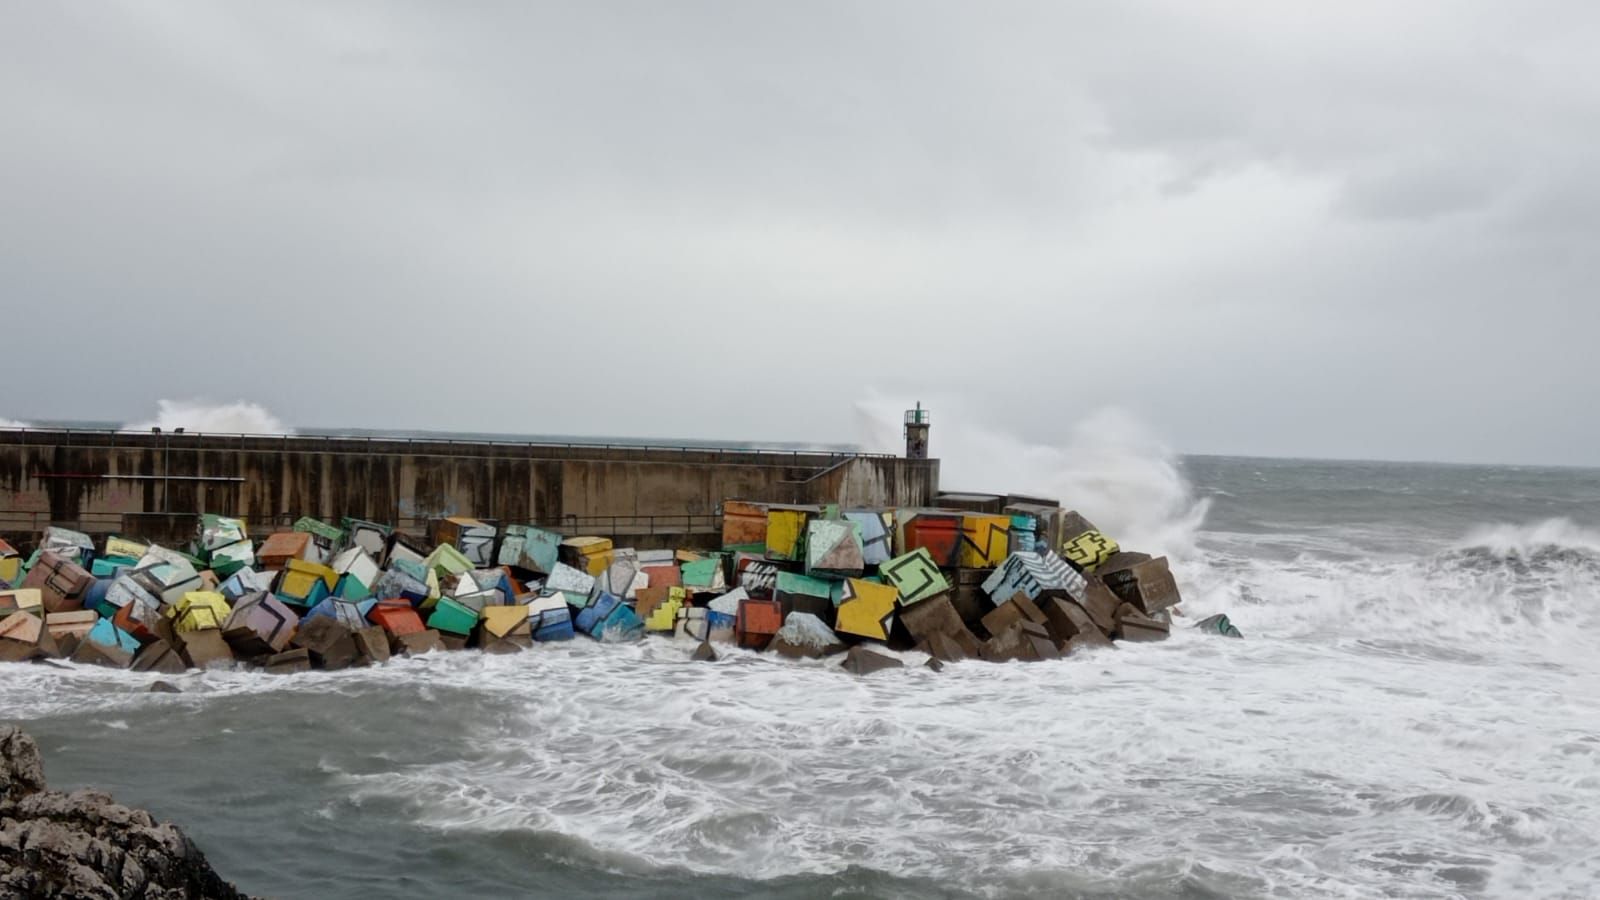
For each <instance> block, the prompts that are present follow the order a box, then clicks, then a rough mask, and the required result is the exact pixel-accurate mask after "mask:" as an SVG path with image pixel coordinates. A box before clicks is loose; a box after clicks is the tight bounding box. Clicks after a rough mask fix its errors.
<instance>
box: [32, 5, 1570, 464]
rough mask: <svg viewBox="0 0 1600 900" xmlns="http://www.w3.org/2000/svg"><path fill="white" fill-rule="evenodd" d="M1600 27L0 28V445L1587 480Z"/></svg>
mask: <svg viewBox="0 0 1600 900" xmlns="http://www.w3.org/2000/svg"><path fill="white" fill-rule="evenodd" d="M1597 24H1600V6H1597V5H1596V4H1593V3H1587V2H1581V0H1574V2H1566V3H1541V2H1517V3H1507V2H1503V0H1494V2H1465V0H1464V2H1453V3H1427V2H1415V0H1408V2H1404V3H1397V2H1392V0H1391V2H1381V3H1351V2H1344V3H1337V4H1334V3H1315V4H1313V3H1300V2H1268V0H1262V2H1258V3H1225V2H1205V3H1195V2H1190V0H1182V2H1170V3H1133V2H1124V0H1118V2H1102V3H1068V2H1046V3H1038V4H1010V3H976V2H965V3H930V2H926V0H917V2H907V3H888V2H861V0H856V2H848V3H819V2H805V3H796V2H789V3H757V2H727V3H714V4H713V3H689V2H671V3H666V2H639V3H600V2H582V3H560V4H556V3H552V4H537V3H524V2H518V3H505V4H489V3H454V2H428V3H400V2H383V3H370V4H367V3H340V2H327V0H316V2H305V3H299V2H284V0H275V2H272V3H244V2H237V3H219V2H212V0H206V2H193V3H176V2H140V3H108V2H102V0H94V2H61V0H52V2H27V0H0V210H3V213H0V308H3V310H4V313H5V322H6V327H5V329H4V332H5V334H6V340H5V342H4V349H3V351H0V373H3V375H4V378H3V381H4V383H3V385H0V416H5V417H9V418H14V419H39V418H94V419H114V420H118V421H127V420H129V419H134V418H148V417H149V415H150V414H151V413H152V412H153V410H154V406H155V402H156V400H157V399H158V398H192V397H201V398H209V399H213V400H217V401H231V400H236V399H246V400H252V401H257V402H260V403H262V404H264V405H265V406H266V407H268V408H270V409H271V410H273V411H274V412H275V413H276V414H278V415H279V416H281V417H282V418H283V419H285V420H287V421H289V422H291V423H294V424H299V425H306V426H318V425H324V426H326V425H333V426H339V425H351V426H365V427H388V428H431V429H466V430H492V431H506V432H545V433H569V434H630V435H657V436H678V437H715V438H748V439H765V440H784V439H815V440H825V441H827V440H851V439H853V438H855V437H856V436H857V435H856V432H855V429H856V425H855V413H854V408H855V403H856V401H857V400H859V399H861V398H863V397H866V396H869V395H871V396H874V397H876V398H878V402H882V401H883V398H890V399H889V400H888V402H889V403H890V404H891V405H892V404H893V403H894V402H895V401H896V400H897V399H898V400H899V401H901V402H906V403H909V402H910V401H914V400H916V399H919V398H921V399H924V400H929V399H930V398H945V402H946V403H947V404H949V405H950V406H952V407H959V408H961V409H963V410H966V411H968V414H969V415H972V416H974V417H977V418H978V419H981V420H982V421H985V422H987V423H988V424H991V425H993V426H995V427H997V428H1002V429H1006V430H1010V431H1013V432H1016V433H1018V434H1020V435H1023V436H1025V437H1027V438H1029V439H1032V440H1036V441H1041V442H1046V443H1051V442H1059V441H1064V440H1066V439H1067V437H1068V435H1069V434H1070V433H1071V429H1072V426H1073V425H1074V423H1075V422H1077V421H1078V420H1080V419H1082V418H1084V417H1086V416H1087V415H1089V414H1090V413H1091V412H1093V411H1094V410H1096V409H1099V408H1101V407H1107V406H1110V407H1120V408H1122V409H1124V410H1126V411H1128V412H1129V413H1131V414H1132V415H1134V416H1136V417H1138V418H1139V419H1140V420H1142V421H1144V422H1145V423H1146V424H1147V425H1148V426H1149V427H1150V428H1151V429H1152V430H1153V431H1154V432H1156V433H1158V434H1160V435H1162V436H1164V437H1165V439H1166V440H1167V441H1169V442H1170V443H1171V444H1172V445H1174V446H1176V447H1178V448H1179V449H1182V450H1185V451H1191V452H1222V453H1249V454H1263V455H1299V456H1335V457H1362V458H1412V459H1419V458H1420V459H1442V460H1489V461H1513V462H1556V463H1591V464H1600V415H1597V414H1596V413H1595V410H1594V401H1595V398H1596V396H1597V394H1600V390H1597V389H1600V360H1597V357H1600V351H1597V348H1596V342H1597V340H1600V308H1597V305H1596V303H1595V300H1594V298H1593V296H1592V295H1593V293H1594V284H1595V281H1596V275H1597V274H1600V273H1597V262H1596V260H1597V248H1600V240H1597V239H1600V181H1597V178H1600V152H1597V138H1600V55H1597V54H1596V53H1595V52H1594V48H1595V47H1596V46H1597V44H1600V29H1597V27H1596V26H1597ZM938 434H939V432H938V428H937V425H936V426H935V433H934V441H935V449H936V450H937V442H938Z"/></svg>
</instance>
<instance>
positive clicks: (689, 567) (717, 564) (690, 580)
mask: <svg viewBox="0 0 1600 900" xmlns="http://www.w3.org/2000/svg"><path fill="white" fill-rule="evenodd" d="M679 569H680V570H681V572H682V576H683V586H684V587H685V588H687V589H689V590H691V591H695V590H700V591H706V590H711V589H712V588H713V587H715V586H716V585H717V583H718V582H719V581H721V578H720V577H719V576H720V575H721V574H722V573H721V570H722V560H721V558H720V557H713V558H711V559H702V560H697V561H695V562H686V563H684V564H683V565H682V566H680V567H679Z"/></svg>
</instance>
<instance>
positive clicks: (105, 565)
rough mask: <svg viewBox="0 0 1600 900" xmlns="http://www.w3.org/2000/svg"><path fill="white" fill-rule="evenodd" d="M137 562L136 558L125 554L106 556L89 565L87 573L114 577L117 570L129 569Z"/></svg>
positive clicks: (102, 576) (98, 576) (101, 576)
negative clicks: (130, 557)
mask: <svg viewBox="0 0 1600 900" xmlns="http://www.w3.org/2000/svg"><path fill="white" fill-rule="evenodd" d="M138 563H139V561H138V560H137V559H129V558H128V557H126V556H107V557H103V558H101V559H97V560H95V561H94V563H93V564H92V565H90V566H89V574H91V575H93V576H94V577H96V578H115V577H117V573H118V572H120V571H122V570H123V569H131V568H133V567H134V566H135V565H138Z"/></svg>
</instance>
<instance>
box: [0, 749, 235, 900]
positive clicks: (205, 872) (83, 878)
mask: <svg viewBox="0 0 1600 900" xmlns="http://www.w3.org/2000/svg"><path fill="white" fill-rule="evenodd" d="M0 896H6V897H77V898H86V900H87V898H93V900H100V898H105V900H118V898H141V900H200V898H208V900H209V898H218V900H234V898H245V896H246V895H244V894H241V893H239V891H237V890H236V889H235V888H234V887H233V885H231V884H229V883H228V882H226V881H224V880H222V877H221V876H220V875H218V874H217V873H216V871H215V870H214V869H212V868H211V866H210V864H209V863H207V862H206V858H205V855H204V854H202V853H201V852H200V850H199V848H197V847H195V845H194V843H193V842H192V841H190V840H189V838H188V837H187V836H186V835H184V833H183V832H182V831H181V830H180V829H178V827H177V826H175V825H168V824H162V823H159V822H156V821H155V820H154V819H152V818H151V817H150V814H149V813H147V812H144V811H142V810H136V809H129V808H128V807H126V806H122V805H121V804H118V803H116V802H115V801H113V800H112V799H111V797H110V796H108V795H106V794H103V793H100V792H98V791H92V790H82V791H74V792H73V793H71V794H63V793H61V792H60V791H52V790H48V789H47V788H46V786H45V780H44V765H43V762H42V761H41V759H40V758H39V747H38V745H37V744H35V743H34V742H33V738H31V737H29V736H28V735H26V734H24V733H23V732H22V731H21V730H19V729H17V728H16V727H14V726H9V725H7V726H0Z"/></svg>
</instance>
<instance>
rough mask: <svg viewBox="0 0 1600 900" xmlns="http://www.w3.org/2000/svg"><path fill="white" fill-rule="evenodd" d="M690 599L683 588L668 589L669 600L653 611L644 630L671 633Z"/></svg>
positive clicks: (646, 620) (645, 623)
mask: <svg viewBox="0 0 1600 900" xmlns="http://www.w3.org/2000/svg"><path fill="white" fill-rule="evenodd" d="M688 597H689V594H688V592H686V591H685V590H684V589H683V588H681V587H675V588H670V589H668V591H667V599H666V600H664V601H662V602H661V603H660V604H659V605H658V606H656V608H655V609H653V610H651V611H650V615H649V617H648V618H646V619H645V620H644V630H645V631H671V630H672V629H673V627H674V626H675V625H676V624H677V622H678V610H680V609H682V608H683V603H684V601H685V600H687V599H688Z"/></svg>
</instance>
